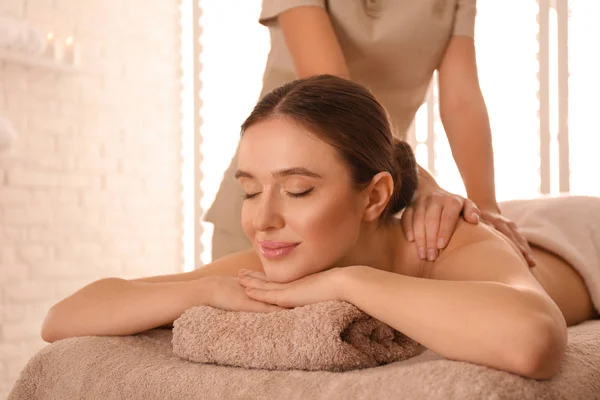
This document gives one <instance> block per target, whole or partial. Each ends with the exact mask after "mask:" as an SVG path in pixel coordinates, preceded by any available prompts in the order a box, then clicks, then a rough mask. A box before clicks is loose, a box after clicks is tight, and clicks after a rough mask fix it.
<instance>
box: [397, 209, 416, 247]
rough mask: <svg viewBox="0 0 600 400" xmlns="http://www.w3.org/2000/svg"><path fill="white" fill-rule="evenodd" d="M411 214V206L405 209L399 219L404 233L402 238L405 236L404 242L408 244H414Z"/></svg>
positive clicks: (412, 212)
mask: <svg viewBox="0 0 600 400" xmlns="http://www.w3.org/2000/svg"><path fill="white" fill-rule="evenodd" d="M413 214H414V210H413V208H412V206H409V207H407V208H406V209H405V210H404V212H403V213H402V217H401V218H400V222H401V223H402V230H403V231H404V236H406V240H408V241H409V242H414V240H415V233H414V231H413Z"/></svg>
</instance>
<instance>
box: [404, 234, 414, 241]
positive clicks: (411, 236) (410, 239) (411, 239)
mask: <svg viewBox="0 0 600 400" xmlns="http://www.w3.org/2000/svg"><path fill="white" fill-rule="evenodd" d="M406 240H408V241H409V242H412V241H414V240H415V237H414V236H413V234H412V233H410V232H409V233H407V234H406Z"/></svg>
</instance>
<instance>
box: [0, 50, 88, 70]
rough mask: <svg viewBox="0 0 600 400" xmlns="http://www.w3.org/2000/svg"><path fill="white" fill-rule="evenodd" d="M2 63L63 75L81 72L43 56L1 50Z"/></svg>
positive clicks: (0, 59) (71, 66)
mask: <svg viewBox="0 0 600 400" xmlns="http://www.w3.org/2000/svg"><path fill="white" fill-rule="evenodd" d="M0 62H9V63H13V64H21V65H24V66H27V67H32V68H42V69H46V70H52V71H56V72H61V73H74V72H77V71H79V68H77V67H75V66H74V65H71V64H67V63H65V62H60V61H54V60H50V59H48V58H46V57H44V56H43V55H41V54H40V55H33V54H25V53H18V52H16V51H8V50H2V49H0Z"/></svg>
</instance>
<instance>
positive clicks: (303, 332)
mask: <svg viewBox="0 0 600 400" xmlns="http://www.w3.org/2000/svg"><path fill="white" fill-rule="evenodd" d="M423 350H424V348H423V347H422V346H421V345H419V344H418V343H417V342H415V341H413V340H412V339H409V338H408V337H406V336H405V335H403V334H402V333H400V332H398V331H396V330H395V329H393V328H391V327H390V326H388V325H386V324H384V323H383V322H381V321H379V320H376V319H374V318H372V317H371V316H369V315H367V314H365V313H364V312H362V311H361V310H359V309H358V308H356V307H355V306H353V305H352V304H349V303H346V302H342V301H328V302H323V303H316V304H311V305H308V306H304V307H298V308H294V309H291V310H283V311H277V312H272V313H268V314H264V313H251V312H233V311H223V310H219V309H216V308H213V307H208V306H198V307H194V308H191V309H189V310H187V311H185V312H184V313H183V315H182V316H181V317H179V318H178V319H177V320H175V322H174V323H173V352H174V353H175V354H176V355H178V356H179V357H181V358H183V359H186V360H189V361H193V362H198V363H210V364H220V365H228V366H236V367H245V368H256V369H268V370H291V369H297V370H307V371H323V370H324V371H348V370H353V369H362V368H369V367H376V366H379V365H383V364H389V363H392V362H395V361H401V360H405V359H407V358H410V357H413V356H415V355H417V354H419V353H421V352H422V351H423Z"/></svg>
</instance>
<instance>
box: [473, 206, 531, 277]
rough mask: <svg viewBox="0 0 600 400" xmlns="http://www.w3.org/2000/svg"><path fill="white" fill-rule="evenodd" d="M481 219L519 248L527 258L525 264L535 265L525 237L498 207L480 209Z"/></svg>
mask: <svg viewBox="0 0 600 400" xmlns="http://www.w3.org/2000/svg"><path fill="white" fill-rule="evenodd" d="M481 221H482V222H485V223H486V224H488V225H490V226H491V227H493V228H495V229H496V230H498V231H500V232H502V233H503V234H504V235H506V237H508V238H509V239H510V240H511V241H512V242H513V243H514V244H515V245H516V246H517V247H518V248H519V250H520V251H521V253H522V254H523V257H525V260H527V264H529V266H530V267H535V258H534V257H533V251H531V247H530V246H529V243H528V242H527V239H525V236H523V234H522V233H521V232H520V231H519V227H518V226H517V225H516V224H515V223H514V222H512V221H511V220H509V219H508V218H506V217H504V216H503V215H502V214H500V210H499V209H498V208H490V209H482V210H481Z"/></svg>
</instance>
